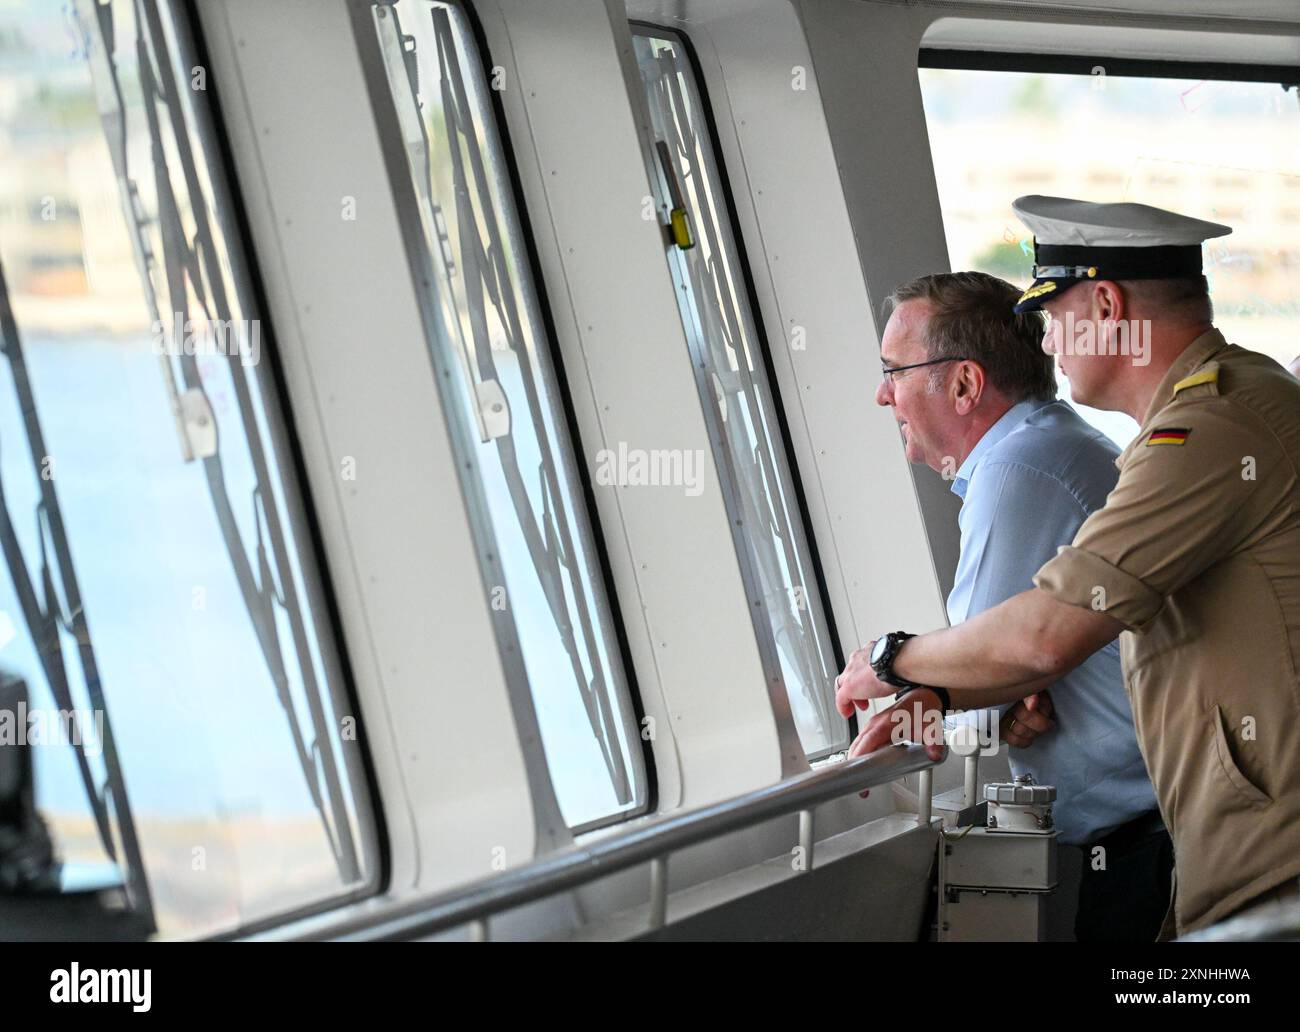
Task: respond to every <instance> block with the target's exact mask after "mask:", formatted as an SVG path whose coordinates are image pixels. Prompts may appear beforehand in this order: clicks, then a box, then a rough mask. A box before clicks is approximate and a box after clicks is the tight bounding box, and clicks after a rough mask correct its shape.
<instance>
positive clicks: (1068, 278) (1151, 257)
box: [1011, 194, 1232, 312]
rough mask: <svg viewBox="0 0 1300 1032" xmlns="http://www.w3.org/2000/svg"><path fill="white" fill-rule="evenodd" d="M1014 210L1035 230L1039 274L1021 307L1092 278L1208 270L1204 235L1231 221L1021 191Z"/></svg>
mask: <svg viewBox="0 0 1300 1032" xmlns="http://www.w3.org/2000/svg"><path fill="white" fill-rule="evenodd" d="M1011 208H1012V210H1013V211H1014V212H1015V213H1016V215H1017V216H1018V217H1019V218H1020V221H1021V222H1023V223H1024V224H1025V226H1026V227H1027V228H1028V229H1029V231H1030V232H1031V233H1033V235H1034V282H1033V283H1032V284H1030V286H1029V289H1028V290H1026V291H1025V292H1024V293H1023V294H1021V295H1020V300H1019V301H1017V302H1016V305H1015V311H1016V312H1032V311H1035V310H1036V309H1039V308H1041V307H1042V306H1043V302H1044V301H1047V300H1051V299H1052V298H1054V297H1059V296H1060V295H1061V294H1062V293H1064V292H1065V291H1066V290H1067V289H1069V288H1070V287H1072V286H1074V284H1076V283H1082V282H1084V281H1086V280H1090V279H1107V280H1135V279H1172V278H1175V277H1182V276H1199V275H1201V243H1202V241H1205V240H1209V239H1212V238H1213V237H1220V236H1224V235H1225V234H1228V233H1231V232H1232V228H1231V227H1230V226H1221V225H1219V224H1218V223H1217V222H1206V221H1205V220H1203V219H1194V218H1190V217H1189V216H1187V215H1179V214H1177V213H1175V212H1172V211H1165V210H1164V209H1162V208H1153V207H1151V206H1150V205H1148V204H1134V203H1132V202H1129V201H1125V202H1123V203H1121V204H1096V203H1094V202H1092V201H1076V200H1071V199H1070V198H1068V197H1044V196H1042V195H1041V194H1030V195H1029V196H1027V197H1017V198H1016V199H1015V201H1013V202H1012V204H1011Z"/></svg>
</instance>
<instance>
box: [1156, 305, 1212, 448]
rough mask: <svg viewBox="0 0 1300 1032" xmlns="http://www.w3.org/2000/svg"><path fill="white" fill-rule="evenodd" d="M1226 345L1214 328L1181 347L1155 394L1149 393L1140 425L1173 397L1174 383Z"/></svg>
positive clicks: (1203, 363)
mask: <svg viewBox="0 0 1300 1032" xmlns="http://www.w3.org/2000/svg"><path fill="white" fill-rule="evenodd" d="M1227 346H1228V342H1227V341H1226V340H1225V339H1224V337H1223V334H1222V333H1220V332H1219V331H1218V330H1215V329H1209V330H1206V331H1205V332H1204V333H1202V334H1201V335H1200V336H1199V337H1197V338H1196V339H1195V340H1194V341H1192V342H1191V343H1190V344H1188V345H1187V347H1185V348H1184V349H1183V353H1182V354H1181V355H1179V356H1178V357H1177V358H1175V359H1174V361H1173V364H1172V365H1171V366H1170V367H1169V369H1168V370H1167V371H1166V372H1165V375H1164V377H1163V378H1162V379H1161V381H1160V386H1159V387H1157V388H1156V392H1155V394H1153V395H1151V404H1150V405H1148V406H1147V412H1146V415H1145V416H1143V417H1142V426H1143V427H1144V428H1145V427H1146V425H1147V424H1148V423H1150V422H1151V420H1152V419H1153V418H1154V417H1155V414H1156V413H1157V412H1159V411H1160V410H1161V409H1162V408H1164V407H1165V406H1166V405H1168V404H1169V402H1170V401H1171V400H1172V399H1173V396H1174V384H1176V383H1177V382H1178V381H1179V380H1181V379H1183V378H1184V377H1186V376H1188V375H1190V374H1191V373H1192V371H1193V370H1195V369H1197V368H1199V367H1200V366H1203V365H1205V363H1206V362H1208V361H1209V360H1210V356H1211V355H1213V354H1214V353H1215V352H1217V351H1220V350H1222V349H1223V348H1226V347H1227Z"/></svg>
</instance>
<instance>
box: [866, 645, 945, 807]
mask: <svg viewBox="0 0 1300 1032" xmlns="http://www.w3.org/2000/svg"><path fill="white" fill-rule="evenodd" d="M868 669H870V668H868ZM861 705H862V706H863V707H864V708H865V705H866V704H865V703H863V704H861ZM940 706H941V703H940V701H939V696H938V695H937V694H936V693H935V692H932V691H930V689H929V688H913V689H912V690H911V691H909V692H908V693H907V694H906V695H905V696H903V698H901V699H899V700H898V701H897V702H896V703H894V704H893V705H892V706H890V707H889V708H888V709H885V710H881V711H880V712H879V713H877V714H876V715H875V716H874V717H872V718H871V719H870V720H868V721H867V724H866V727H864V728H863V729H862V731H861V732H860V733H859V734H858V737H857V738H855V739H854V740H853V744H852V745H850V746H849V753H848V756H847V759H850V760H852V759H855V758H856V757H858V756H866V755H868V754H870V753H873V752H875V751H876V750H877V749H883V748H884V747H885V746H887V745H902V744H904V743H906V742H919V743H921V744H922V745H924V746H925V754H926V755H927V756H929V757H930V759H932V760H934V761H935V762H936V763H941V762H943V759H944V756H945V755H947V746H946V745H945V744H944V738H943V710H942V709H941V708H940ZM869 794H870V790H868V791H865V792H859V793H858V795H859V796H861V797H862V798H863V799H866V798H867V796H868V795H869Z"/></svg>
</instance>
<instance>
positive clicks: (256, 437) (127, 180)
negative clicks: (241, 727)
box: [77, 0, 360, 883]
mask: <svg viewBox="0 0 1300 1032" xmlns="http://www.w3.org/2000/svg"><path fill="white" fill-rule="evenodd" d="M77 3H78V6H79V7H80V8H81V10H82V13H83V17H84V16H86V15H87V14H88V15H90V17H86V18H85V20H86V22H88V23H93V24H94V25H95V26H96V28H97V32H96V33H95V38H93V39H91V40H89V41H88V43H89V46H88V48H87V49H88V52H89V53H90V55H91V57H90V63H91V70H92V73H94V74H93V78H94V81H95V88H96V93H97V95H98V98H99V105H100V112H101V115H102V117H103V121H104V129H105V134H106V136H107V137H108V142H109V153H110V156H111V158H112V161H113V167H114V171H115V172H116V175H117V180H118V187H119V191H120V193H121V200H122V206H123V211H124V213H125V215H126V223H127V230H128V232H129V234H130V237H131V241H132V245H133V248H134V251H135V256H136V264H137V267H138V268H139V271H140V276H141V281H142V284H143V287H144V292H145V299H146V304H147V307H148V312H149V316H150V318H151V319H152V320H153V323H152V325H154V326H165V325H167V324H168V322H171V321H174V323H175V324H179V325H180V326H182V327H183V326H184V324H185V323H186V322H188V321H189V312H190V303H189V291H191V290H192V291H193V294H194V297H195V300H196V301H197V303H198V306H199V308H201V309H202V311H203V313H204V316H205V317H206V318H207V319H208V320H209V321H210V322H211V321H213V319H214V316H215V320H216V321H217V322H216V324H217V325H219V326H224V327H227V328H231V327H234V326H237V325H240V324H237V323H236V322H235V321H234V320H233V319H232V318H231V314H232V313H231V305H230V302H229V300H228V298H227V293H226V284H225V280H224V279H223V275H222V272H221V262H220V258H219V251H218V248H217V244H216V236H215V234H214V232H213V230H212V228H211V226H210V225H209V222H208V204H207V203H206V202H207V198H206V197H205V196H204V193H203V189H202V184H201V181H200V177H199V174H198V169H197V167H196V165H195V162H194V156H193V153H192V151H191V150H190V148H189V147H188V145H187V141H188V139H189V135H190V134H189V132H188V129H187V126H186V124H185V116H184V113H183V112H182V110H181V101H180V92H179V90H178V88H177V83H176V76H175V72H174V70H173V67H172V62H171V60H170V58H171V55H170V53H169V51H168V48H167V42H166V40H167V36H166V34H165V33H164V31H163V26H162V20H161V16H160V14H159V10H158V5H157V2H156V0H137V3H136V4H135V23H136V47H135V49H136V58H137V62H138V72H139V79H140V89H141V93H142V94H143V106H144V113H145V116H146V121H147V125H148V130H149V137H150V143H151V152H152V159H153V177H154V188H155V196H156V197H157V203H158V212H157V219H158V232H159V235H160V238H161V241H162V261H163V273H164V277H165V283H166V288H167V299H168V302H169V304H170V309H169V315H170V316H171V319H170V320H168V321H167V322H165V321H163V320H162V319H161V318H160V314H161V313H160V312H159V304H158V298H157V294H156V292H155V290H154V286H153V271H154V267H155V264H156V257H155V255H154V253H153V250H152V248H151V247H150V245H149V241H148V239H147V237H146V225H147V219H146V217H145V215H144V214H143V212H142V211H141V210H140V203H139V196H140V194H139V190H138V188H137V186H136V182H135V180H133V179H132V178H131V175H130V169H129V166H128V158H127V153H128V148H127V146H126V140H127V132H126V114H125V111H126V109H125V105H124V101H123V91H122V83H121V79H120V76H119V71H118V67H117V62H116V59H115V58H114V56H113V55H114V27H113V12H112V5H111V3H99V2H97V0H77ZM151 55H152V56H151ZM155 58H156V61H155ZM155 63H156V65H157V69H158V71H157V74H155V72H154V66H155ZM159 105H161V106H162V107H163V108H164V109H165V110H166V114H167V118H168V127H169V129H170V131H171V135H172V137H173V139H174V141H175V143H176V147H175V152H176V155H177V157H178V160H179V164H180V169H181V172H182V176H183V179H184V184H185V186H184V189H185V194H186V196H187V198H188V199H189V202H190V203H189V213H190V216H191V218H192V219H193V222H194V227H195V233H194V239H193V241H190V240H189V239H187V237H186V233H185V226H184V221H183V218H182V213H181V207H180V204H179V203H178V201H177V197H176V193H175V192H174V189H173V185H172V181H171V172H172V170H171V168H170V166H169V164H168V154H167V150H166V148H165V146H164V143H163V125H162V121H161V119H160V117H159V111H158V107H159ZM174 329H175V325H173V330H174ZM166 350H167V349H164V354H163V356H162V361H163V363H164V367H165V370H164V377H165V379H166V380H167V381H168V385H169V395H170V397H171V399H172V406H173V412H174V414H175V417H176V420H177V424H178V429H179V432H180V435H181V441H182V453H183V457H184V459H185V461H187V462H188V461H193V460H194V459H199V460H201V461H202V463H203V468H204V473H205V475H206V479H207V485H208V492H209V494H210V496H211V499H212V504H213V508H214V510H215V514H216V519H217V524H218V527H219V529H220V532H221V536H222V539H223V541H224V542H225V545H226V551H227V553H228V554H229V558H230V563H231V567H232V570H233V572H234V576H235V580H236V582H237V583H238V585H239V591H240V595H241V596H242V598H243V601H244V606H245V608H246V609H247V611H248V616H249V621H250V623H251V625H252V627H253V631H254V633H255V634H256V636H257V640H258V645H259V648H260V650H261V652H262V655H263V658H264V659H265V662H266V666H267V670H268V672H269V673H270V676H271V680H272V681H273V683H274V684H275V689H276V695H277V697H278V699H279V702H280V705H281V708H282V709H283V711H284V714H285V719H286V721H287V722H288V725H289V732H290V736H291V738H292V741H293V748H294V752H295V754H296V756H297V758H298V763H299V766H300V767H301V768H302V772H303V777H304V779H305V781H306V784H307V789H308V792H309V793H310V795H311V799H312V803H313V805H314V806H315V808H316V810H317V812H318V813H319V814H320V817H321V822H322V825H323V826H324V831H325V837H326V840H327V841H328V843H329V847H330V850H331V852H332V853H333V855H334V859H335V862H336V864H337V866H338V870H339V873H340V875H341V876H342V878H343V880H344V881H345V882H348V883H351V882H353V881H356V880H357V879H358V878H359V877H360V864H359V861H358V858H357V853H356V844H355V841H354V837H353V831H352V824H351V818H350V816H349V811H348V804H347V798H346V795H345V793H344V790H343V785H342V782H341V780H340V777H339V772H338V769H337V766H336V764H335V763H334V762H333V761H332V758H331V757H329V756H328V755H327V750H328V749H329V742H330V736H331V731H332V725H331V722H330V720H329V718H328V717H327V715H326V713H325V711H324V708H323V706H322V703H321V698H320V690H319V686H318V684H317V682H316V676H315V668H314V664H313V660H312V649H311V641H310V638H309V634H308V630H307V627H306V625H305V623H304V620H303V617H302V612H301V608H300V605H299V600H298V592H297V589H296V587H295V584H294V578H293V576H292V572H291V563H292V557H291V554H290V548H289V545H288V542H287V540H286V536H285V531H284V528H283V527H282V526H281V521H280V513H279V508H278V506H277V505H276V503H275V494H274V484H275V483H276V480H275V478H274V476H273V475H272V474H271V470H270V463H269V462H268V459H267V454H266V451H265V446H264V445H263V442H262V438H261V431H260V429H259V421H258V409H257V405H256V402H255V400H254V397H253V393H252V387H251V385H250V382H249V381H248V380H247V379H246V378H245V376H244V375H243V373H242V371H241V365H240V356H239V355H237V354H235V353H234V350H233V349H227V354H226V359H227V361H228V363H229V367H230V382H231V385H232V387H233V390H234V394H235V399H236V402H237V407H238V410H239V417H240V421H241V424H242V430H243V433H244V435H245V437H246V439H247V442H248V452H249V456H250V459H251V461H252V465H253V477H254V484H255V486H254V488H253V491H252V494H251V498H250V503H251V506H252V516H253V521H254V526H255V527H256V528H257V540H256V544H255V558H256V563H257V570H256V573H255V572H254V570H253V563H252V562H251V561H250V559H249V555H248V551H247V548H246V546H245V543H244V539H243V536H242V534H241V532H240V529H239V524H238V522H237V520H236V516H235V510H234V507H233V505H232V504H231V500H230V495H229V491H228V489H227V487H226V481H225V474H224V470H223V466H222V460H221V455H220V454H219V452H218V450H217V447H216V441H217V436H216V434H215V432H214V430H215V425H216V417H215V416H214V415H213V414H212V408H211V405H210V404H208V401H207V394H206V391H205V389H204V385H203V380H202V377H201V375H200V372H199V365H198V359H197V357H196V356H195V355H193V354H184V353H183V352H182V353H181V354H179V355H176V356H174V357H175V359H176V362H177V366H178V367H179V370H180V374H181V382H182V383H183V384H184V387H185V389H184V391H183V392H182V391H179V390H178V389H177V388H176V385H175V372H174V370H173V368H172V365H171V357H172V356H169V355H168V354H167V353H166ZM178 350H179V349H178ZM277 606H278V607H279V609H280V610H281V611H283V612H284V614H285V616H286V618H287V620H288V622H289V627H290V636H291V638H292V644H293V648H294V651H295V655H296V660H297V667H298V671H299V674H300V676H301V678H302V686H303V696H304V697H305V700H306V704H307V709H308V713H309V716H310V721H311V728H310V733H311V736H312V737H311V740H310V741H309V740H308V738H307V733H306V732H304V730H303V728H302V726H301V724H300V721H299V717H298V713H297V710H296V708H295V705H294V699H293V695H292V692H291V685H290V680H289V676H288V673H287V671H286V668H285V658H284V653H283V651H282V650H283V645H282V644H281V641H280V633H279V630H278V624H277V619H276V608H277Z"/></svg>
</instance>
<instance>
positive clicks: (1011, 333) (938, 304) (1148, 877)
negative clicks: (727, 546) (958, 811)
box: [876, 273, 1173, 941]
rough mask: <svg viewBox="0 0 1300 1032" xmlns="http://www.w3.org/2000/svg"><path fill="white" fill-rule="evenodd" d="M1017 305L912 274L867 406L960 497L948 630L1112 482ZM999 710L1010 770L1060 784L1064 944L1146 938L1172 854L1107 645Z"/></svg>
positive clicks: (976, 282) (1080, 517)
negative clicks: (1072, 865) (1066, 897)
mask: <svg viewBox="0 0 1300 1032" xmlns="http://www.w3.org/2000/svg"><path fill="white" fill-rule="evenodd" d="M1017 296H1018V291H1017V290H1016V289H1015V288H1014V287H1013V286H1011V284H1009V283H1005V282H1003V281H1002V280H999V279H997V278H995V277H993V276H987V275H984V274H982V273H956V274H945V275H938V276H926V277H922V278H921V279H918V280H913V281H912V282H910V283H907V284H904V285H903V286H901V287H899V288H898V289H897V290H896V291H895V292H894V294H893V295H892V296H891V299H890V300H891V303H892V306H893V313H892V316H891V318H890V321H889V324H888V326H887V328H886V331H885V335H884V337H883V338H882V341H881V358H882V362H883V365H884V367H885V373H884V377H883V381H882V383H881V386H880V389H879V390H878V391H877V394H876V401H877V402H878V403H879V404H881V405H887V406H890V407H891V408H892V409H893V411H894V415H895V418H896V419H898V421H899V424H900V426H901V428H902V430H903V434H904V437H905V438H906V441H907V457H908V459H909V460H910V461H912V462H922V463H925V464H926V465H928V466H930V467H931V468H932V469H934V470H936V471H937V472H940V473H941V474H943V475H944V476H945V477H946V478H949V479H951V480H952V490H953V492H954V493H955V494H956V495H957V496H958V497H960V498H961V499H962V508H961V513H960V515H959V517H958V522H959V525H960V528H961V556H960V559H959V560H958V564H957V574H956V579H955V582H954V584H953V589H952V592H951V594H950V595H949V596H948V619H949V621H950V622H951V623H953V624H956V623H961V622H962V621H964V620H966V619H967V618H968V617H971V616H974V615H975V614H977V613H980V612H983V611H984V610H985V609H990V608H992V607H993V606H996V605H998V604H999V603H1001V602H1003V601H1005V600H1006V599H1008V598H1010V597H1012V596H1013V595H1016V594H1019V593H1020V592H1022V591H1025V590H1027V589H1028V588H1030V587H1032V586H1033V577H1034V574H1035V573H1036V572H1037V571H1038V570H1039V568H1040V567H1041V566H1042V565H1043V563H1045V562H1047V561H1048V560H1049V559H1051V558H1053V557H1054V556H1055V555H1056V552H1057V549H1058V548H1059V547H1061V546H1063V545H1068V544H1069V543H1070V542H1071V541H1072V540H1073V539H1074V535H1075V532H1076V531H1078V529H1079V527H1080V525H1081V524H1082V523H1083V521H1084V520H1085V519H1086V518H1087V517H1088V515H1089V514H1090V513H1092V512H1093V511H1094V510H1097V509H1100V508H1102V507H1103V506H1104V505H1105V503H1106V496H1107V494H1109V493H1110V490H1111V489H1112V488H1113V487H1114V486H1115V483H1116V480H1117V479H1118V471H1117V469H1116V467H1115V459H1116V457H1117V456H1118V454H1119V449H1118V448H1116V447H1115V446H1114V444H1112V443H1111V442H1110V440H1109V439H1108V438H1106V437H1105V436H1103V435H1102V434H1101V433H1100V432H1099V431H1097V430H1095V429H1093V428H1092V427H1090V426H1089V425H1088V424H1087V423H1085V422H1084V421H1083V419H1082V418H1081V417H1080V416H1079V415H1078V413H1076V412H1075V411H1074V410H1073V409H1072V408H1071V407H1070V406H1069V405H1068V404H1066V403H1065V402H1063V401H1058V400H1056V397H1055V395H1056V383H1055V377H1054V375H1053V368H1052V359H1051V357H1050V356H1049V355H1046V354H1045V353H1044V352H1043V350H1042V347H1041V340H1042V334H1043V324H1042V322H1041V320H1039V319H1037V318H1030V319H1026V318H1025V317H1024V316H1018V315H1015V314H1013V313H1012V311H1011V306H1012V305H1013V304H1014V302H1015V299H1016V297H1017ZM1029 314H1031V315H1032V314H1033V313H1029ZM999 710H1000V714H1001V715H1000V720H999V725H998V726H999V732H1000V736H1001V737H1002V738H1003V739H1005V740H1006V741H1007V742H1008V743H1009V744H1010V745H1011V746H1012V748H1011V751H1010V754H1009V758H1010V763H1011V768H1012V771H1013V772H1014V773H1016V774H1026V773H1027V774H1032V775H1033V777H1034V780H1035V781H1037V782H1039V783H1043V784H1051V785H1055V786H1056V789H1057V802H1056V804H1055V807H1054V817H1055V820H1056V826H1057V828H1058V830H1059V831H1060V836H1061V842H1062V843H1065V844H1069V845H1075V846H1080V847H1083V848H1084V878H1083V883H1082V885H1081V888H1080V899H1079V917H1078V920H1077V922H1076V935H1077V936H1078V937H1079V938H1080V939H1097V938H1118V939H1138V940H1141V939H1145V940H1146V941H1153V940H1154V939H1155V937H1156V933H1157V932H1158V930H1159V927H1160V923H1161V920H1162V919H1163V917H1164V913H1165V909H1166V905H1167V903H1168V899H1169V871H1170V869H1171V867H1172V858H1173V854H1172V846H1171V845H1170V843H1169V836H1168V835H1167V833H1165V831H1164V828H1163V825H1162V824H1161V823H1160V820H1159V814H1158V811H1157V808H1156V800H1155V794H1154V792H1153V790H1152V787H1151V782H1150V779H1149V778H1148V776H1147V771H1146V765H1145V764H1144V762H1143V759H1142V754H1141V752H1140V751H1139V749H1138V745H1137V738H1136V734H1135V732H1134V728H1133V717H1132V713H1131V711H1130V709H1129V702H1128V697H1127V694H1126V691H1125V687H1124V679H1123V675H1122V673H1121V669H1120V658H1119V648H1118V645H1117V644H1116V643H1114V642H1112V643H1111V644H1110V645H1108V646H1106V648H1104V649H1102V650H1100V651H1099V652H1096V653H1094V654H1093V655H1092V656H1091V657H1090V658H1089V659H1088V660H1087V661H1086V662H1084V663H1083V664H1082V665H1080V666H1079V667H1077V668H1076V669H1074V670H1072V671H1071V672H1070V673H1069V674H1067V675H1066V676H1065V677H1063V678H1062V679H1061V680H1059V681H1057V682H1056V683H1054V684H1052V685H1051V686H1050V688H1047V689H1044V690H1042V691H1040V692H1038V693H1037V694H1036V695H1034V696H1031V697H1030V698H1029V699H1026V700H1023V701H1021V702H1018V703H1015V704H1010V705H1006V706H1002V707H999ZM958 719H961V718H958ZM1097 846H1101V847H1102V851H1101V852H1100V853H1098V852H1097V851H1096V847H1097ZM1099 857H1100V858H1101V860H1103V861H1104V864H1105V869H1104V870H1097V862H1098V858H1099Z"/></svg>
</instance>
